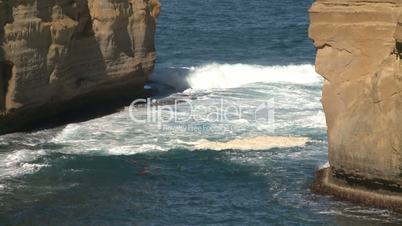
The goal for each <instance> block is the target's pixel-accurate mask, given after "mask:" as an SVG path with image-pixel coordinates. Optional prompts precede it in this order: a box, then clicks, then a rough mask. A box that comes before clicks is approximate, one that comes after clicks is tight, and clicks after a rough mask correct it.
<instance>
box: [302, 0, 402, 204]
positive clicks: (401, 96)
mask: <svg viewBox="0 0 402 226" xmlns="http://www.w3.org/2000/svg"><path fill="white" fill-rule="evenodd" d="M310 20H311V24H310V28H309V36H310V38H311V39H312V40H313V41H314V45H315V47H316V48H317V58H316V70H317V72H318V73H319V74H321V75H322V76H323V77H324V79H325V81H324V86H323V94H322V103H323V106H324V110H325V114H326V120H327V125H328V141H329V163H330V168H329V169H325V170H323V171H321V172H320V173H319V177H318V180H319V181H316V182H315V183H314V184H313V189H314V190H316V191H321V192H325V193H331V194H334V195H337V196H340V197H343V198H347V199H351V200H355V201H361V202H365V203H367V204H372V205H376V206H380V207H390V208H392V209H396V210H401V209H402V208H401V207H402V201H401V197H402V196H401V195H402V171H401V170H402V159H401V154H402V153H401V152H402V119H401V118H400V117H401V113H402V60H401V58H402V1H401V0H317V1H315V3H314V4H313V6H312V7H311V9H310ZM365 192H366V193H365ZM367 192H375V193H376V194H377V196H376V195H372V194H373V193H367ZM367 194H371V195H369V196H370V197H368V196H367ZM385 196H387V197H388V198H387V199H384V198H381V197H385ZM387 200H388V201H387ZM390 200H392V201H390Z"/></svg>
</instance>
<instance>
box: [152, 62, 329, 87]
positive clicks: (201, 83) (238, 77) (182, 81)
mask: <svg viewBox="0 0 402 226" xmlns="http://www.w3.org/2000/svg"><path fill="white" fill-rule="evenodd" d="M151 80H152V81H154V82H156V83H160V84H165V85H167V86H171V87H175V88H176V89H177V90H179V91H183V90H185V89H188V88H193V89H199V90H210V89H224V88H236V87H240V86H243V85H247V84H252V83H259V82H264V83H288V84H321V82H322V78H321V77H320V75H318V74H317V73H316V72H315V69H314V65H310V64H303V65H287V66H261V65H252V64H218V63H212V64H207V65H203V66H199V67H185V68H184V67H182V68H169V69H166V70H160V71H157V72H155V73H154V74H153V75H152V77H151Z"/></svg>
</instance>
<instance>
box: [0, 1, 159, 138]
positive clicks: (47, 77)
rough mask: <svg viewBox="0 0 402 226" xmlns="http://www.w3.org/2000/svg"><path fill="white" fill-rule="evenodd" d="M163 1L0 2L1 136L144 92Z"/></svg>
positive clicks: (152, 63) (153, 54)
mask: <svg viewBox="0 0 402 226" xmlns="http://www.w3.org/2000/svg"><path fill="white" fill-rule="evenodd" d="M159 11H160V4H159V2H158V0H57V1H54V0H0V44H1V49H0V133H5V132H9V131H14V130H18V129H21V128H23V127H25V126H27V125H28V124H30V123H31V122H34V121H38V120H41V119H43V118H45V117H50V116H51V115H52V114H55V113H56V112H60V111H64V110H67V109H70V108H72V107H77V108H80V107H85V106H86V105H87V104H88V103H95V102H103V101H108V100H112V99H114V98H119V97H121V96H122V95H131V96H132V95H135V94H136V93H138V92H139V91H141V90H142V87H143V84H144V82H145V80H146V79H147V76H148V75H149V74H150V72H151V71H152V69H153V66H154V62H155V48H154V35H155V24H156V19H157V17H158V15H159Z"/></svg>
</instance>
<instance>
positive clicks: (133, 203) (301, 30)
mask: <svg viewBox="0 0 402 226" xmlns="http://www.w3.org/2000/svg"><path fill="white" fill-rule="evenodd" d="M161 3H162V5H163V10H162V14H161V17H160V18H159V24H158V31H157V37H156V38H157V49H158V62H157V66H156V68H155V72H154V74H153V76H152V78H151V81H150V83H149V84H148V86H150V87H153V89H157V90H158V91H159V93H158V95H157V96H155V97H153V98H154V99H155V101H156V103H155V104H152V105H149V106H147V105H137V106H136V107H129V106H127V107H126V108H125V109H124V110H122V111H120V112H118V113H115V114H112V115H108V116H104V117H101V118H97V119H93V120H90V121H86V122H81V123H73V124H68V125H65V126H62V127H58V128H53V129H47V130H41V131H36V132H31V133H14V134H9V135H4V136H0V225H392V224H398V223H401V219H402V217H401V216H400V215H397V214H394V213H392V212H389V211H385V210H379V209H374V208H367V207H362V206H358V205H356V204H353V203H349V202H341V201H338V200H335V199H332V198H330V197H326V196H320V195H315V194H313V193H311V192H310V191H309V189H308V187H309V184H310V183H311V182H312V180H313V178H314V173H315V171H316V170H317V169H319V168H320V167H322V166H323V165H324V164H326V162H327V135H326V125H325V117H324V114H323V110H322V106H321V103H320V96H321V85H322V79H321V77H320V76H319V75H317V74H316V73H315V72H314V57H315V50H314V48H313V46H312V44H311V41H310V40H309V39H308V37H307V28H308V15H307V10H308V8H309V6H310V5H311V4H312V1H310V0H281V1H273V0H249V1H241V0H219V1H216V0H202V1H199V0H161ZM175 102H178V103H177V104H175Z"/></svg>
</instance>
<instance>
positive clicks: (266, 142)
mask: <svg viewBox="0 0 402 226" xmlns="http://www.w3.org/2000/svg"><path fill="white" fill-rule="evenodd" d="M307 141H308V138H306V137H280V136H258V137H252V138H240V139H234V140H230V141H227V142H219V141H209V140H205V139H201V140H198V141H196V142H192V143H191V144H192V145H194V148H195V149H211V150H217V151H221V150H229V149H237V150H268V149H272V148H289V147H298V146H304V145H305V144H306V143H307Z"/></svg>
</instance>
